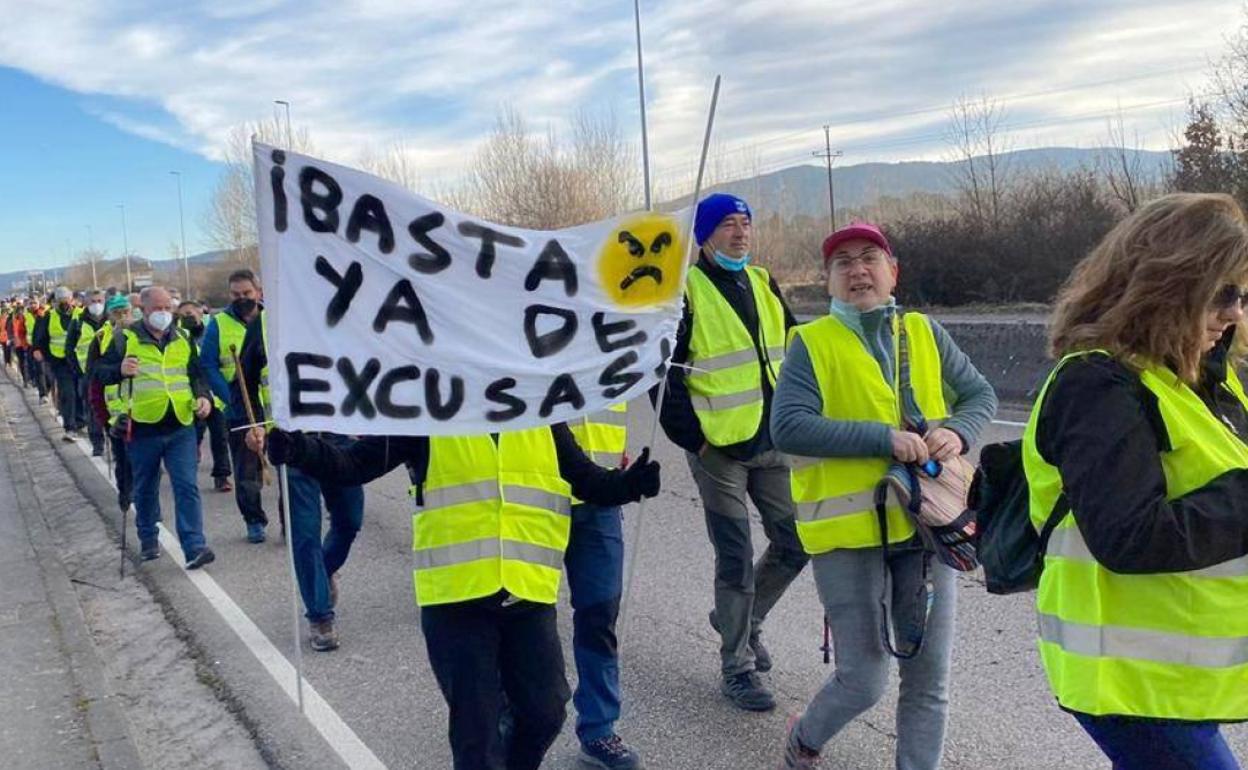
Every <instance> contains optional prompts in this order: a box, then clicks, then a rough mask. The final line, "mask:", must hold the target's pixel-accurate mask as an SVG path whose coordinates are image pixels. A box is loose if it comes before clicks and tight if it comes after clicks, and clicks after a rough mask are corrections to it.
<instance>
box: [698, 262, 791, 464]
mask: <svg viewBox="0 0 1248 770" xmlns="http://www.w3.org/2000/svg"><path fill="white" fill-rule="evenodd" d="M746 275H748V276H749V282H750V289H751V291H752V292H753V295H754V307H755V310H756V312H757V315H758V334H759V345H760V346H761V348H762V351H761V352H760V351H759V350H758V349H756V347H755V343H754V340H753V339H751V337H750V332H749V330H748V329H746V327H745V324H744V323H742V321H741V317H740V316H739V315H737V311H736V310H734V309H733V307H732V305H730V304H729V303H728V300H727V299H725V298H724V295H723V294H722V293H720V291H719V289H718V288H716V287H715V284H714V283H713V282H712V281H711V279H710V278H709V277H708V276H707V275H706V273H704V272H703V271H702V270H701V268H698V267H694V268H693V269H691V270H689V277H688V283H687V286H686V291H687V292H688V302H689V306H690V308H691V310H692V312H693V317H694V322H693V331H692V333H691V335H690V338H689V361H688V364H689V366H690V370H689V372H688V374H687V375H686V377H685V381H686V383H687V384H688V387H689V398H690V401H691V402H692V403H693V411H694V413H696V414H697V417H698V423H699V424H700V425H701V427H702V433H703V434H704V435H705V436H706V440H707V442H708V443H709V444H711V445H712V446H728V445H730V444H736V443H739V442H741V441H746V440H748V439H750V438H751V437H753V436H754V434H756V433H757V432H758V428H759V424H760V423H761V422H762V418H763V396H764V394H763V374H762V372H763V369H764V368H765V369H766V371H767V379H768V382H769V383H770V384H771V385H772V386H773V387H774V385H775V382H776V378H777V377H778V376H779V373H780V365H781V363H782V362H783V361H784V306H783V305H782V304H781V303H780V300H779V298H777V297H776V295H775V294H773V293H772V291H771V279H770V277H769V276H768V275H767V271H766V270H764V269H762V268H761V267H747V268H746ZM764 356H765V357H766V361H765V363H760V358H762V357H764Z"/></svg>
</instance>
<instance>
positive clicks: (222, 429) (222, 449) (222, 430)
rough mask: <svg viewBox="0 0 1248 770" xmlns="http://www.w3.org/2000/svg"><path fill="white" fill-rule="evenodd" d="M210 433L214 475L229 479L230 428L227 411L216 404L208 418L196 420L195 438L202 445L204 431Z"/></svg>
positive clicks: (209, 444)
mask: <svg viewBox="0 0 1248 770" xmlns="http://www.w3.org/2000/svg"><path fill="white" fill-rule="evenodd" d="M205 432H207V434H208V447H209V450H210V451H211V452H212V477H213V478H214V479H228V478H229V477H230V439H229V428H228V427H227V426H226V423H225V413H224V412H222V411H221V410H220V409H217V407H216V405H215V404H214V405H213V407H212V413H211V414H209V415H208V419H206V420H196V421H195V440H196V441H197V442H199V445H200V446H201V447H202V446H203V445H204V433H205Z"/></svg>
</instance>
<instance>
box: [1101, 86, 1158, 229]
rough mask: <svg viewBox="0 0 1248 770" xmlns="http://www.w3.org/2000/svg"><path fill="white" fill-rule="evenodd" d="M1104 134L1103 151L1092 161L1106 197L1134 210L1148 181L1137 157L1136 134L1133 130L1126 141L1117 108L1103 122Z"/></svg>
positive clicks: (1137, 142)
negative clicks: (1129, 139)
mask: <svg viewBox="0 0 1248 770" xmlns="http://www.w3.org/2000/svg"><path fill="white" fill-rule="evenodd" d="M1106 136H1107V139H1108V141H1107V142H1106V145H1105V146H1106V150H1105V152H1103V153H1102V154H1101V155H1100V156H1099V157H1098V158H1097V161H1096V165H1097V172H1098V173H1099V175H1100V177H1101V179H1102V180H1104V183H1105V186H1106V187H1107V188H1108V190H1109V194H1110V196H1111V197H1112V198H1113V199H1114V200H1116V201H1118V203H1120V204H1121V205H1122V206H1123V208H1125V209H1126V210H1127V212H1128V213H1129V212H1132V211H1135V210H1136V209H1137V208H1139V206H1140V203H1142V202H1143V200H1144V198H1145V197H1146V196H1145V187H1146V185H1147V184H1148V182H1147V180H1146V178H1145V172H1144V167H1143V162H1142V161H1141V160H1140V136H1139V134H1138V133H1136V134H1135V135H1134V136H1133V139H1132V142H1131V143H1130V144H1128V142H1127V130H1126V127H1125V126H1124V125H1123V121H1122V110H1121V109H1120V110H1119V111H1118V114H1117V115H1116V116H1115V117H1113V118H1111V119H1109V120H1108V121H1107V122H1106Z"/></svg>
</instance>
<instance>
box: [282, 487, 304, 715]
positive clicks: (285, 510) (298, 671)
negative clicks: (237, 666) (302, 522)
mask: <svg viewBox="0 0 1248 770" xmlns="http://www.w3.org/2000/svg"><path fill="white" fill-rule="evenodd" d="M277 483H278V489H279V491H280V492H281V493H282V497H284V498H285V499H286V500H289V499H290V492H289V488H290V482H289V481H288V480H287V476H286V466H285V465H279V466H277ZM282 522H283V524H284V526H285V527H286V531H287V532H290V531H291V529H290V506H289V505H286V506H283V507H282ZM286 555H287V557H288V558H289V560H290V615H291V620H292V621H294V631H295V634H294V638H295V691H296V693H297V694H298V701H299V713H300V714H303V643H302V642H301V641H300V639H299V581H298V579H297V578H296V577H295V539H294V538H293V537H287V538H286Z"/></svg>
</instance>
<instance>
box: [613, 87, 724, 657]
mask: <svg viewBox="0 0 1248 770" xmlns="http://www.w3.org/2000/svg"><path fill="white" fill-rule="evenodd" d="M720 79H721V76H720V75H716V76H715V87H714V88H713V89H712V90H711V107H710V110H709V111H708V113H707V116H706V134H705V135H704V136H703V137H702V157H701V159H700V160H699V161H698V177H697V180H696V181H695V182H694V185H693V206H692V207H691V210H690V212H689V227H688V229H687V230H685V232H686V233H687V234H688V235H687V243H686V246H685V264H684V269H685V271H686V273H687V272H688V271H689V270H690V264H689V263H690V260H691V258H692V257H693V246H694V243H693V241H694V238H693V223H694V221H695V219H696V217H697V213H698V196H699V195H701V194H702V173H703V171H705V170H706V155H707V152H708V150H709V149H710V146H711V129H712V127H713V126H714V125H715V109H716V107H717V106H718V105H719V83H720ZM681 278H682V283H683V278H684V275H682V276H681ZM667 363H668V362H667V361H664V364H667ZM669 368H670V365H669ZM668 374H669V373H668V372H667V371H665V372H664V374H663V379H662V380H660V381H659V392H658V399H657V400H656V402H655V405H654V422H653V423H651V425H650V443H648V444H647V445H646V446H649V447H651V449H653V447H654V442H655V440H656V439H657V438H658V435H659V417H660V416H661V415H662V414H663V397H664V396H665V395H666V394H667V378H668ZM646 501H647V498H644V497H643V498H641V501H640V502H639V503H638V506H637V525H636V526H635V527H634V528H633V530H634V531H633V548H632V551H631V552H630V554H629V557H628V574H627V575H625V577H624V596H623V598H622V599H621V600H620V617H619V622H618V623H617V624H616V646H617V649H623V648H624V637H625V636H626V634H627V633H628V617H629V614H628V611H629V608H630V607H631V606H632V603H633V601H632V600H633V591H634V589H635V588H636V582H637V553H638V551H640V550H641V539H642V536H643V535H644V534H645V524H646Z"/></svg>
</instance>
